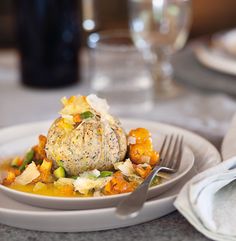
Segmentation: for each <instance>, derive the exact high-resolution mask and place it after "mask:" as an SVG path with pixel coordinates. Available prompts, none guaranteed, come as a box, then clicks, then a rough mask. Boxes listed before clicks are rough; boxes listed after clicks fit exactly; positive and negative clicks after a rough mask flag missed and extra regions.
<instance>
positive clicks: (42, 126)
mask: <svg viewBox="0 0 236 241" xmlns="http://www.w3.org/2000/svg"><path fill="white" fill-rule="evenodd" d="M51 123H52V121H48V122H40V123H32V124H26V125H21V126H18V127H13V128H14V129H15V131H14V134H10V133H9V132H10V131H9V129H8V130H4V129H3V130H2V131H0V153H1V155H0V156H1V157H2V158H1V159H2V161H4V159H5V158H6V157H8V156H13V154H17V153H18V154H19V153H23V152H24V151H25V150H27V149H28V148H29V147H31V146H33V145H35V144H36V140H37V137H38V135H39V134H41V133H47V130H48V128H49V127H50V124H51ZM122 125H123V127H124V128H125V129H126V131H127V132H128V131H129V130H130V129H132V128H137V127H140V126H139V125H137V124H136V123H135V122H134V121H131V122H130V121H128V122H127V121H122ZM141 126H142V127H146V128H149V126H148V125H145V124H144V125H141ZM149 129H150V128H149ZM6 132H7V133H6ZM151 132H152V138H153V142H154V146H156V147H157V150H158V146H159V148H160V146H161V144H162V139H163V137H164V134H166V133H164V132H161V130H159V128H157V127H153V128H152V130H151ZM18 133H20V134H22V133H24V134H23V135H21V136H19V134H18ZM6 135H7V136H8V141H6V140H5V136H6ZM3 143H4V144H3ZM0 162H1V161H0ZM193 164H194V156H193V153H192V151H191V150H190V149H189V148H187V147H185V148H184V152H183V158H182V161H181V165H180V168H179V170H178V172H177V173H175V174H172V175H171V179H170V180H168V181H165V182H164V183H162V184H160V185H157V186H155V187H152V188H150V190H149V192H148V199H150V198H153V197H156V196H158V195H160V194H162V193H163V192H165V191H167V190H168V189H170V188H171V187H172V186H174V185H176V184H177V183H178V182H179V181H181V180H182V179H183V178H184V176H185V175H186V174H187V173H188V172H189V171H190V170H191V168H192V167H193ZM0 190H1V191H2V192H4V193H5V194H6V195H8V196H9V197H11V198H13V199H15V200H17V201H20V202H23V203H26V204H30V205H32V206H39V207H43V208H53V209H62V210H73V209H77V210H78V209H86V210H87V209H95V208H106V207H114V206H116V205H117V204H118V203H119V202H120V201H121V200H122V199H123V198H124V197H125V196H127V195H128V194H119V195H113V196H103V197H73V198H68V197H50V196H43V195H36V194H30V193H25V192H20V191H16V190H13V189H10V188H8V187H5V186H3V185H0Z"/></svg>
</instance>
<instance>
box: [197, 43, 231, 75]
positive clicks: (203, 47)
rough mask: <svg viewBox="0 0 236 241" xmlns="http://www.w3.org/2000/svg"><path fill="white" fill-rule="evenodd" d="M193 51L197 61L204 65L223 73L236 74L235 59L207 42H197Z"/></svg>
mask: <svg viewBox="0 0 236 241" xmlns="http://www.w3.org/2000/svg"><path fill="white" fill-rule="evenodd" d="M194 52H195V55H196V57H197V59H198V61H199V62H200V63H201V64H203V65H204V66H206V67H208V68H210V69H213V70H216V71H219V72H222V73H225V74H230V75H236V59H234V58H231V57H230V56H228V55H227V54H224V53H222V52H221V51H220V50H218V49H216V48H210V47H209V46H207V44H197V45H196V46H195V47H194Z"/></svg>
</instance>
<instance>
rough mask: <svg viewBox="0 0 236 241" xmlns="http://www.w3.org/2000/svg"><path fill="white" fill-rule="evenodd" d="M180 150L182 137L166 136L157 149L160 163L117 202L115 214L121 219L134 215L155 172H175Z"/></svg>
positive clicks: (144, 198)
mask: <svg viewBox="0 0 236 241" xmlns="http://www.w3.org/2000/svg"><path fill="white" fill-rule="evenodd" d="M182 152H183V137H182V136H180V135H177V136H175V135H173V134H172V135H170V136H166V137H165V139H164V141H163V144H162V147H161V150H160V151H159V155H160V165H157V166H155V167H154V169H153V170H152V172H151V173H150V174H149V175H148V177H147V178H146V179H145V181H144V182H143V183H142V184H140V185H139V187H138V188H137V189H136V190H135V191H133V192H132V193H131V194H130V195H129V196H128V197H126V198H125V199H124V200H122V201H121V202H120V203H119V205H118V206H117V208H116V215H117V216H118V217H119V218H123V219H125V218H131V217H136V216H137V215H138V213H139V212H140V210H141V209H142V207H143V205H144V203H145V201H146V199H147V193H148V188H149V186H150V184H151V182H152V180H153V179H154V177H155V176H156V174H157V173H158V172H159V171H164V172H168V173H175V172H177V171H178V169H179V166H180V162H181V159H182Z"/></svg>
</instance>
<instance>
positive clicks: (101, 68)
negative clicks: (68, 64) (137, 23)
mask: <svg viewBox="0 0 236 241" xmlns="http://www.w3.org/2000/svg"><path fill="white" fill-rule="evenodd" d="M88 45H89V47H90V59H91V64H90V69H91V71H92V73H91V78H90V79H91V88H92V91H93V92H95V93H97V94H98V95H99V96H100V97H103V98H106V99H107V100H108V103H110V104H111V106H112V107H113V108H112V109H113V110H115V112H117V113H119V114H124V115H125V114H126V113H127V112H129V113H131V112H135V110H136V111H137V112H138V111H140V108H142V111H145V110H150V109H151V108H152V96H151V94H152V84H153V83H152V80H151V78H150V74H149V72H148V71H147V69H146V68H145V63H144V60H143V58H142V55H141V54H140V52H139V51H138V50H137V48H136V47H135V46H134V44H133V41H132V38H131V36H130V33H129V31H125V30H115V31H101V32H97V33H92V34H91V35H90V36H89V38H88Z"/></svg>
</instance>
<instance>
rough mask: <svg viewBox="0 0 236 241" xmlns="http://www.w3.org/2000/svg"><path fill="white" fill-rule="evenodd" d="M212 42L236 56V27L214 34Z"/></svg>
mask: <svg viewBox="0 0 236 241" xmlns="http://www.w3.org/2000/svg"><path fill="white" fill-rule="evenodd" d="M212 44H213V46H214V47H216V48H218V49H221V50H222V51H224V52H226V53H228V54H230V55H231V56H232V57H236V29H232V30H230V31H226V32H223V33H217V34H215V35H213V36H212Z"/></svg>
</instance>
